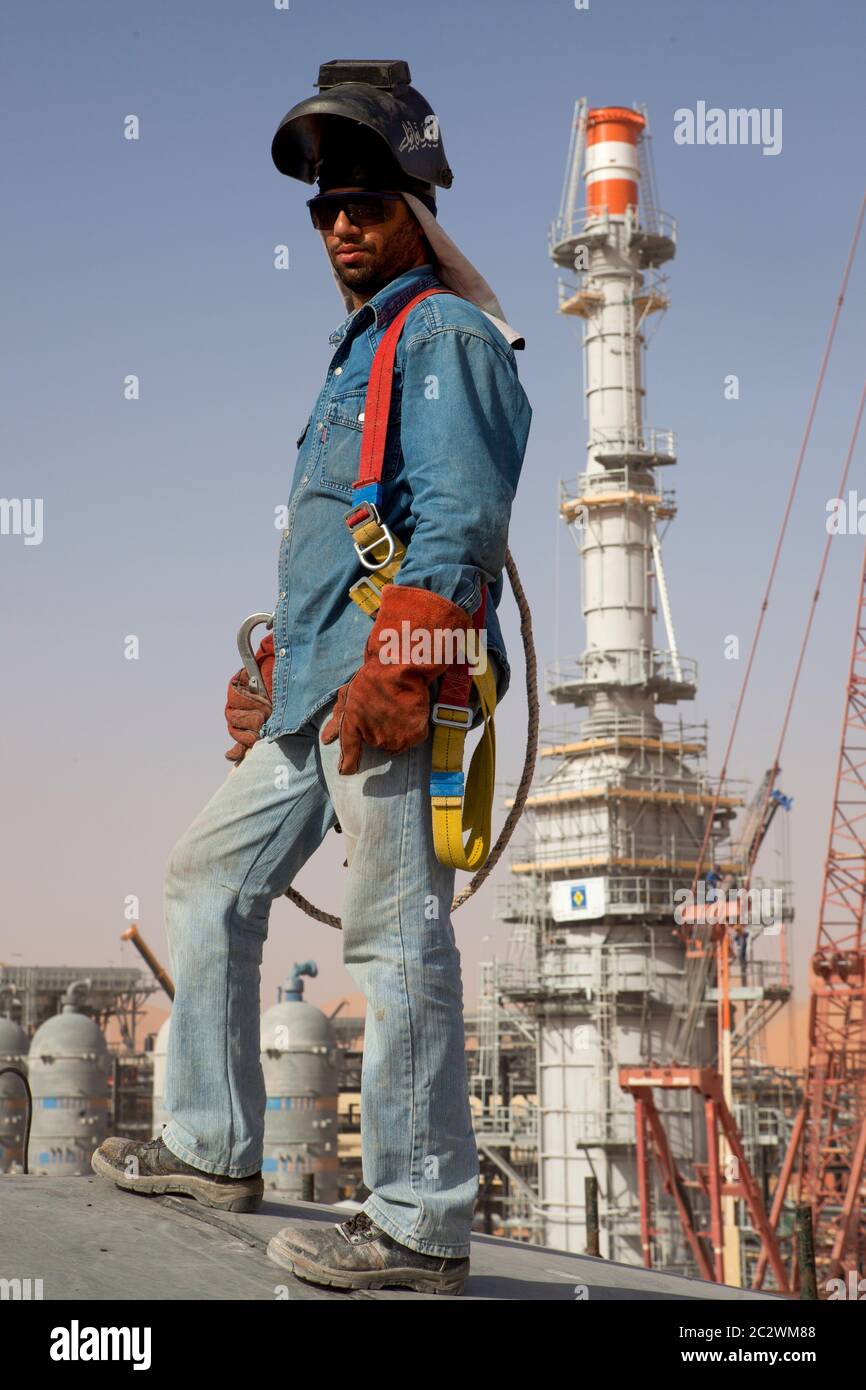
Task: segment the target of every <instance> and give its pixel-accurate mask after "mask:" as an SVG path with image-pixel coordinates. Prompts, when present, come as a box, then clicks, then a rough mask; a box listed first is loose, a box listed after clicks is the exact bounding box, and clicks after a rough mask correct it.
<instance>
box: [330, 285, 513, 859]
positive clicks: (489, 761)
mask: <svg viewBox="0 0 866 1390" xmlns="http://www.w3.org/2000/svg"><path fill="white" fill-rule="evenodd" d="M451 293H453V291H451V290H446V289H441V288H439V287H437V286H432V287H431V288H429V289H426V290H422V291H421V292H420V293H419V294H416V295H415V297H414V298H413V299H410V300H409V302H408V304H406V305H404V307H403V308H402V309H401V310H400V311H399V313H397V314H396V315H395V317H394V318H393V319H392V320H391V322H390V324H389V325H388V327H387V328H386V330H385V332H384V333H383V335H382V338H381V341H380V343H379V346H378V348H377V349H376V352H375V354H374V356H373V365H372V367H371V369H370V380H369V382H368V385H367V394H366V399H365V401H364V428H363V434H362V437H361V461H360V465H359V469H358V478H357V481H356V482H355V483H354V484H353V488H354V491H355V496H356V502H355V504H354V506H353V507H352V508H351V510H350V511H349V512H348V513H347V515H346V526H347V527H348V529H349V534H350V536H351V537H352V542H353V544H354V547H355V553H356V555H357V556H358V559H359V560H360V562H361V564H362V565H363V566H364V569H365V570H366V571H367V573H366V574H365V575H364V576H363V577H362V578H361V579H359V580H358V581H357V582H356V583H355V584H353V585H352V586H351V588H350V589H349V597H350V598H351V599H352V600H353V602H354V603H356V604H357V605H358V607H359V608H361V609H362V610H363V612H365V613H367V614H369V615H371V616H373V615H375V613H376V611H377V609H378V608H379V605H380V603H381V595H382V589H383V587H384V586H385V585H386V584H391V583H393V582H394V578H395V576H396V575H397V573H398V571H399V569H400V565H401V564H402V562H403V559H404V558H405V555H406V547H405V546H404V544H403V542H402V541H401V540H400V539H399V538H398V537H397V536H395V535H394V533H393V532H392V531H391V530H390V529H389V527H388V526H387V525H386V524H385V522H384V521H383V520H382V518H381V516H380V514H379V508H380V506H381V505H382V495H383V484H382V472H383V468H384V462H385V446H386V443H387V438H388V417H389V413H390V408H391V390H392V386H393V380H394V358H395V355H396V352H397V342H398V340H399V338H400V334H401V333H402V331H403V327H404V325H405V322H406V319H407V317H408V315H409V314H410V313H411V311H412V310H413V309H414V308H415V305H416V304H420V302H421V300H422V299H426V298H427V297H428V296H429V295H431V294H451ZM486 610H487V585H486V584H485V585H484V586H483V588H482V591H481V603H480V605H479V607H478V610H477V611H476V613H475V614H474V616H473V625H474V630H475V633H476V641H477V634H479V633H480V632H481V631H482V629H483V626H484V618H485V613H486ZM476 650H478V648H477V646H476ZM481 651H482V656H483V654H484V648H483V647H482V648H481ZM481 664H483V665H484V666H485V667H486V669H485V670H483V671H481V670H479V667H478V663H470V662H468V661H466V662H454V663H452V664H451V665H450V666H449V667H448V668H447V670H446V671H445V672H444V674H443V675H442V677H441V680H440V686H439V698H438V700H437V701H436V703H435V704H434V706H433V711H432V714H431V722H432V724H433V725H434V729H433V749H432V764H431V776H430V804H431V812H432V819H433V843H434V847H435V851H436V857H437V859H439V860H440V862H441V863H443V864H446V865H448V867H449V868H454V869H465V870H467V871H469V872H471V871H473V870H475V869H479V868H480V867H481V866H482V864H483V863H484V861H485V860H486V859H487V856H488V854H489V853H490V832H491V823H492V815H493V791H494V780H495V775H496V733H495V729H494V724H493V716H494V712H495V710H496V681H495V679H494V676H493V672H492V671H491V669H490V666H489V664H487V663H486V662H482V663H481ZM473 686H474V688H475V692H476V694H477V697H478V703H479V708H480V710H481V716H482V724H481V740H480V742H479V743H478V746H477V747H476V749H475V752H474V753H473V755H472V760H471V762H470V764H469V773H468V776H467V778H466V779H465V783H464V776H463V746H464V743H465V741H466V734H467V733H468V731H469V727H470V725H471V723H472V710H471V708H470V704H469V700H470V695H471V693H472V688H473ZM464 836H467V837H468V838H467V839H466V840H465V843H464Z"/></svg>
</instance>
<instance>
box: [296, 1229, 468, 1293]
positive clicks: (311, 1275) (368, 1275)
mask: <svg viewBox="0 0 866 1390" xmlns="http://www.w3.org/2000/svg"><path fill="white" fill-rule="evenodd" d="M268 1256H269V1258H270V1259H272V1260H273V1261H274V1263H275V1264H278V1265H281V1266H282V1267H283V1269H289V1270H291V1272H292V1274H294V1275H295V1276H296V1278H298V1279H303V1280H304V1282H305V1283H308V1284H324V1285H326V1286H327V1287H328V1288H332V1289H393V1288H400V1289H411V1290H412V1292H413V1293H440V1294H461V1293H462V1292H463V1289H464V1286H465V1284H466V1279H467V1277H468V1276H467V1275H465V1274H458V1275H450V1276H449V1275H447V1274H424V1273H421V1272H419V1271H418V1270H417V1269H375V1270H374V1269H370V1270H366V1269H364V1270H358V1271H357V1273H355V1274H348V1273H347V1274H338V1273H337V1272H336V1271H334V1270H330V1269H323V1268H322V1266H321V1265H317V1264H314V1262H313V1261H312V1260H307V1259H305V1258H304V1256H303V1255H299V1254H298V1253H297V1251H295V1250H293V1249H290V1248H289V1247H288V1246H286V1245H284V1244H283V1242H282V1241H281V1239H280V1237H279V1236H274V1237H273V1238H272V1240H271V1241H270V1243H269V1245H268Z"/></svg>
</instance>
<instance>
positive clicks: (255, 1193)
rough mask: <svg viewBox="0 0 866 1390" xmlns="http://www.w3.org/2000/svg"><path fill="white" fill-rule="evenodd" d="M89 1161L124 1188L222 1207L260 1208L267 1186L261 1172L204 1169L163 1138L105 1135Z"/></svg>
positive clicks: (146, 1195) (225, 1208)
mask: <svg viewBox="0 0 866 1390" xmlns="http://www.w3.org/2000/svg"><path fill="white" fill-rule="evenodd" d="M90 1163H91V1167H92V1168H93V1171H94V1173H98V1174H99V1176H100V1177H101V1178H110V1179H111V1180H112V1182H114V1183H116V1184H117V1186H118V1187H122V1188H123V1189H124V1191H125V1192H140V1193H141V1194H142V1195H143V1196H145V1197H163V1196H166V1195H168V1194H172V1195H175V1196H181V1197H194V1198H195V1200H196V1201H197V1202H201V1203H202V1204H203V1205H204V1206H206V1207H218V1208H219V1209H220V1210H221V1211H258V1209H259V1207H260V1206H261V1204H262V1195H263V1193H264V1190H265V1185H264V1183H263V1181H262V1175H261V1173H253V1174H252V1175H251V1176H250V1177H248V1178H227V1177H224V1176H223V1175H222V1174H221V1173H205V1172H204V1171H203V1170H202V1169H201V1168H193V1166H192V1164H191V1163H184V1161H183V1159H181V1158H175V1156H174V1154H173V1153H172V1152H171V1149H168V1148H166V1146H165V1144H164V1143H163V1142H162V1140H161V1139H151V1141H150V1142H149V1143H147V1144H141V1143H138V1142H136V1140H134V1139H105V1140H103V1142H102V1143H101V1144H100V1146H99V1148H98V1149H97V1150H96V1152H95V1154H94V1155H93V1158H92V1159H91V1161H90Z"/></svg>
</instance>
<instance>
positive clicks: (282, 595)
mask: <svg viewBox="0 0 866 1390" xmlns="http://www.w3.org/2000/svg"><path fill="white" fill-rule="evenodd" d="M285 597H286V591H285V589H283V590H282V592H281V593H280V598H285Z"/></svg>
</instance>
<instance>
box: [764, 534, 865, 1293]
mask: <svg viewBox="0 0 866 1390" xmlns="http://www.w3.org/2000/svg"><path fill="white" fill-rule="evenodd" d="M864 910H866V550H864V554H863V565H862V568H861V571H860V586H859V590H858V594H857V609H856V615H855V620H854V640H853V643H852V646H851V662H850V666H849V671H848V683H847V686H846V691H845V712H844V716H843V719H842V737H841V740H840V746H839V761H838V764H837V767H836V786H835V790H834V795H833V811H832V815H831V818H830V841H829V845H828V848H827V859H826V861H825V864H824V884H823V890H822V893H821V907H820V911H819V915H818V936H817V941H816V944H815V950H814V953H813V955H812V960H811V974H810V980H809V987H810V995H811V998H810V1001H809V1062H808V1066H807V1069H806V1081H805V1087H804V1100H803V1108H802V1110H801V1111H800V1114H799V1115H798V1117H797V1121H796V1123H795V1125H794V1129H793V1133H792V1135H791V1142H790V1144H789V1145H788V1152H787V1154H786V1156H785V1162H784V1163H783V1165H782V1171H781V1173H780V1175H779V1182H778V1185H777V1187H776V1193H775V1197H774V1200H773V1208H772V1212H771V1214H770V1227H771V1229H772V1230H773V1231H775V1230H776V1227H777V1224H778V1221H779V1216H780V1214H781V1211H782V1207H783V1205H784V1202H785V1198H786V1196H787V1195H788V1191H789V1188H790V1187H791V1184H792V1179H793V1185H794V1187H793V1190H794V1192H795V1193H796V1197H797V1201H798V1202H803V1203H807V1204H808V1205H809V1206H810V1207H811V1208H812V1224H813V1228H814V1239H815V1264H816V1268H817V1270H818V1273H819V1275H823V1277H824V1279H825V1280H826V1279H831V1278H837V1277H838V1276H839V1275H840V1274H841V1273H842V1272H843V1271H845V1272H847V1271H850V1270H856V1271H860V1270H862V1268H863V1255H864V1253H866V1211H864V1203H863V1198H864V1193H863V1166H864V1156H866V1031H864V1030H866V969H864V965H866V962H864V949H863V948H864V940H863V917H864ZM795 1170H796V1175H795ZM766 1265H767V1256H766V1254H765V1253H762V1255H761V1258H760V1259H759V1261H758V1268H757V1272H756V1275H755V1287H756V1288H760V1287H761V1283H762V1281H763V1277H764V1272H765V1269H766Z"/></svg>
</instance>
